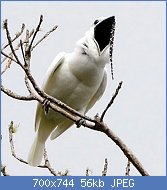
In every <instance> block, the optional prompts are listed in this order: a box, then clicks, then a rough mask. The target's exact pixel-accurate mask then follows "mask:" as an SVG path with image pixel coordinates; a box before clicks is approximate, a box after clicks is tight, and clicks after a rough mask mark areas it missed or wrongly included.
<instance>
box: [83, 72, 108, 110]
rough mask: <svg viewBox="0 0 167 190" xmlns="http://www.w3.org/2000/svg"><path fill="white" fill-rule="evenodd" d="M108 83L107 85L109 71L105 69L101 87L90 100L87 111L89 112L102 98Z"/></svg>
mask: <svg viewBox="0 0 167 190" xmlns="http://www.w3.org/2000/svg"><path fill="white" fill-rule="evenodd" d="M106 85H107V73H106V71H104V76H103V80H102V82H101V84H100V87H99V88H98V90H97V92H96V93H95V95H94V96H93V98H92V99H91V100H90V101H89V103H88V105H87V107H86V110H85V113H87V112H88V111H89V110H90V109H91V108H92V107H93V105H94V104H95V103H96V102H97V101H98V100H99V99H100V98H101V96H102V95H103V93H104V91H105V89H106Z"/></svg>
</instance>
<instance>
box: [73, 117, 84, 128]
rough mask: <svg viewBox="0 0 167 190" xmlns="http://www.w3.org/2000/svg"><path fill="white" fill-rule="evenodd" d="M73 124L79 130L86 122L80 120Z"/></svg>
mask: <svg viewBox="0 0 167 190" xmlns="http://www.w3.org/2000/svg"><path fill="white" fill-rule="evenodd" d="M75 124H76V126H77V128H80V127H81V125H85V124H86V121H85V119H83V118H81V119H79V120H78V121H76V122H75Z"/></svg>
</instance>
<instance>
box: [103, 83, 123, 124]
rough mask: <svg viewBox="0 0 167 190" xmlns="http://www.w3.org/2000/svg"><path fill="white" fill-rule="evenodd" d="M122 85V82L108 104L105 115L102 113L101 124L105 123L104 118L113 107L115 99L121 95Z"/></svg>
mask: <svg viewBox="0 0 167 190" xmlns="http://www.w3.org/2000/svg"><path fill="white" fill-rule="evenodd" d="M122 83H123V82H122V81H121V82H120V83H119V85H118V87H117V89H116V91H115V93H114V95H113V96H112V98H111V100H110V102H109V103H108V105H107V107H106V108H105V110H104V111H103V113H102V115H101V117H100V122H103V119H104V116H105V114H106V112H107V110H108V109H109V108H110V107H111V105H112V104H113V102H114V100H115V98H116V97H117V95H118V93H119V90H120V89H121V86H122Z"/></svg>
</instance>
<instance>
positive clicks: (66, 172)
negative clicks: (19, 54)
mask: <svg viewBox="0 0 167 190" xmlns="http://www.w3.org/2000/svg"><path fill="white" fill-rule="evenodd" d="M13 133H15V126H14V124H13V121H11V123H10V125H9V143H10V148H11V153H12V156H13V157H14V158H15V159H17V160H18V161H19V162H22V163H24V164H28V162H27V161H25V160H24V159H22V158H19V157H18V156H17V155H16V153H15V146H14V141H13ZM44 160H45V164H44V165H39V166H38V167H39V168H46V169H48V170H49V171H50V173H51V174H52V175H54V176H57V175H59V176H60V174H62V175H67V174H68V171H67V170H66V171H65V172H64V173H63V172H62V173H61V172H58V173H56V172H55V170H54V169H53V168H52V167H51V164H50V162H49V159H48V156H47V151H46V149H45V150H44ZM3 169H5V168H4V167H3ZM3 171H4V170H3ZM1 172H2V166H1Z"/></svg>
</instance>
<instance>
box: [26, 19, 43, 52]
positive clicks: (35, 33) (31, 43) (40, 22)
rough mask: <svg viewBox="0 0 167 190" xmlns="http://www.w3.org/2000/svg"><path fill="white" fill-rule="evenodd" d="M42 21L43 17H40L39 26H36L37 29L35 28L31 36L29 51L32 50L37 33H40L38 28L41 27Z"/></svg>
mask: <svg viewBox="0 0 167 190" xmlns="http://www.w3.org/2000/svg"><path fill="white" fill-rule="evenodd" d="M42 21H43V15H41V16H40V20H39V24H38V26H37V28H36V30H35V32H34V35H33V37H32V40H31V42H30V45H29V51H31V48H32V45H33V42H34V39H35V37H36V35H37V33H38V32H39V31H40V27H41V24H42Z"/></svg>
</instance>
